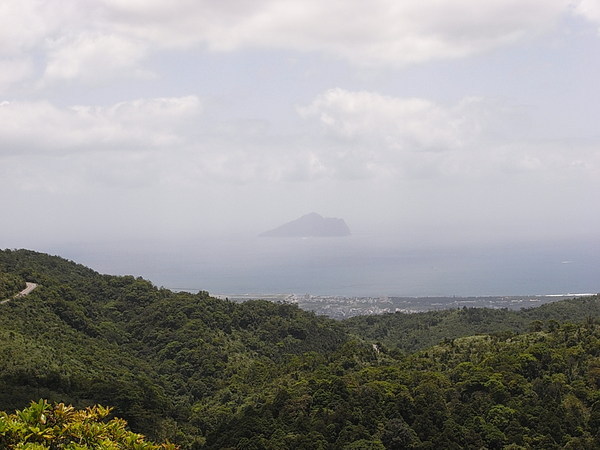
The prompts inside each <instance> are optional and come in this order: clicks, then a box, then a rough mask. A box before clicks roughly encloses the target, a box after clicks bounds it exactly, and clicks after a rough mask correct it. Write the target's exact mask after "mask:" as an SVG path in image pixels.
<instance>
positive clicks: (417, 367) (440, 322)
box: [0, 250, 600, 450]
mask: <svg viewBox="0 0 600 450" xmlns="http://www.w3.org/2000/svg"><path fill="white" fill-rule="evenodd" d="M25 281H29V282H35V283H37V284H38V287H37V288H36V289H35V290H34V291H33V292H31V294H29V295H28V296H26V297H20V298H13V299H12V300H11V301H9V302H8V303H6V304H2V305H0V357H1V360H2V364H1V365H0V410H13V409H16V408H23V407H24V406H26V405H27V404H28V403H29V402H30V401H31V400H34V399H35V400H37V399H39V398H46V399H49V400H51V401H64V402H68V403H73V404H74V405H75V406H77V407H85V406H89V405H90V404H94V403H101V404H105V405H110V406H114V407H115V415H117V416H118V417H123V418H125V419H127V420H128V422H129V424H130V427H131V429H132V430H133V431H136V432H142V433H144V434H146V435H148V436H149V437H150V438H152V439H153V440H159V441H164V440H170V441H172V442H175V443H177V444H179V445H181V447H182V448H183V449H205V448H206V449H223V448H271V449H313V448H322V449H328V450H329V449H331V450H334V449H342V448H351V449H352V448H354V449H357V448H369V449H379V450H381V449H386V448H389V449H394V448H422V449H426V448H429V449H430V448H482V447H486V448H490V449H496V448H497V449H501V448H507V447H508V448H539V449H558V448H598V447H599V446H600V434H599V433H598V430H599V429H600V426H599V425H600V408H599V407H598V401H600V398H599V397H598V386H599V385H600V360H599V358H600V354H599V353H598V349H599V348H600V345H599V344H600V325H599V320H600V297H598V296H593V297H587V298H584V299H572V300H567V301H560V302H556V303H552V304H548V305H545V306H544V307H542V308H536V309H529V310H524V311H508V310H493V311H492V310H486V309H481V308H462V309H455V310H449V311H435V312H430V313H416V314H402V313H396V314H388V315H383V316H370V317H359V318H355V319H352V320H350V321H334V320H332V319H329V318H326V317H321V316H317V315H315V314H313V313H310V312H307V311H303V310H301V309H300V308H298V307H297V306H296V305H292V304H287V303H273V302H267V301H263V300H256V301H249V302H246V303H242V304H237V303H233V302H230V301H227V300H219V299H216V298H213V297H211V296H210V295H209V294H208V293H207V292H204V291H201V292H199V293H197V294H191V293H187V292H172V291H170V290H168V289H164V288H157V287H156V286H154V285H153V284H152V283H151V282H149V281H147V280H144V279H142V278H139V277H137V278H136V277H133V276H112V275H102V274H99V273H97V272H95V271H94V270H91V269H89V268H87V267H85V266H82V265H79V264H76V263H74V262H71V261H67V260H65V259H63V258H60V257H55V256H49V255H46V254H42V253H36V252H33V251H29V250H12V251H11V250H4V251H0V285H1V286H2V287H3V289H4V295H8V296H11V295H13V294H15V293H16V292H18V290H19V289H20V288H22V286H23V284H24V283H25ZM474 333H477V335H473V334H474ZM0 420H2V417H1V416H0ZM38 425H39V427H42V425H43V424H41V423H40V424H38ZM3 433H5V431H3V428H0V447H2V445H3V443H4V442H5V441H3V439H4V438H5V436H6V435H5V434H3ZM31 436H34V435H31ZM35 436H37V435H35ZM30 439H37V438H36V437H31V438H30ZM39 439H45V438H43V437H40V438H39ZM31 442H38V441H31ZM44 442H45V441H44Z"/></svg>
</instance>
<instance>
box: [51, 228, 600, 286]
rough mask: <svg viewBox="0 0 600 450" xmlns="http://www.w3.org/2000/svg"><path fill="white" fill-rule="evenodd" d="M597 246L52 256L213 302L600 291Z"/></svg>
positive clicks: (192, 244)
mask: <svg viewBox="0 0 600 450" xmlns="http://www.w3.org/2000/svg"><path fill="white" fill-rule="evenodd" d="M599 244H600V242H599V241H593V242H591V241H589V240H587V241H563V242H536V243H503V244H501V245H500V244H498V245H491V244H490V245H464V244H463V245H456V246H453V245H443V246H435V245H425V244H419V243H409V244H407V243H393V241H392V240H389V239H385V238H382V237H373V236H349V237H343V238H305V239H303V238H260V237H254V236H233V237H232V236H229V237H220V238H214V237H212V238H206V239H185V240H181V239H177V238H173V239H163V240H155V241H131V240H128V241H124V242H103V243H95V244H92V243H77V244H76V245H75V244H73V245H61V246H56V247H54V248H53V249H49V251H50V252H51V253H52V252H54V253H56V254H59V255H61V256H64V257H66V258H68V259H72V260H74V261H76V262H79V263H82V264H84V265H87V266H89V267H91V268H93V269H95V270H97V271H99V272H101V273H108V274H114V275H125V274H129V275H134V276H142V277H144V278H146V279H149V280H150V281H152V282H153V283H154V284H155V285H157V286H163V287H166V288H169V289H175V290H189V291H197V290H206V291H208V292H210V293H211V294H225V295H226V294H276V293H296V294H303V293H309V294H314V295H343V296H382V295H389V296H453V295H457V296H485V295H532V294H539V295H542V294H543V295H547V294H569V293H573V294H574V293H589V292H592V293H595V292H598V291H600V252H599V251H598V249H600V245H599Z"/></svg>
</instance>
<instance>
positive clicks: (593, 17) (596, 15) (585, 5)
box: [575, 0, 600, 26]
mask: <svg viewBox="0 0 600 450" xmlns="http://www.w3.org/2000/svg"><path fill="white" fill-rule="evenodd" d="M575 12H576V13H577V14H579V15H581V16H583V17H585V18H586V19H587V20H589V21H591V22H595V23H596V25H598V26H600V2H599V1H598V0H580V1H579V3H578V4H577V6H576V7H575Z"/></svg>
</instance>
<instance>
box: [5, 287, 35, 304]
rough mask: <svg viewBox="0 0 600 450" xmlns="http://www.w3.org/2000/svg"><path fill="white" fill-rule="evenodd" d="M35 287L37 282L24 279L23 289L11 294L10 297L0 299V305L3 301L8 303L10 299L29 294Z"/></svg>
mask: <svg viewBox="0 0 600 450" xmlns="http://www.w3.org/2000/svg"><path fill="white" fill-rule="evenodd" d="M36 287H38V285H37V283H30V282H29V281H26V282H25V289H23V290H22V291H21V292H19V293H18V294H16V295H14V296H12V297H11V298H7V299H5V300H1V301H0V305H2V304H4V303H8V302H10V301H11V300H12V299H15V298H19V297H25V296H26V295H29V294H30V293H31V291H33V290H34V289H35V288H36Z"/></svg>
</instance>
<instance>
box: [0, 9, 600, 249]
mask: <svg viewBox="0 0 600 450" xmlns="http://www.w3.org/2000/svg"><path fill="white" fill-rule="evenodd" d="M598 80H600V1H599V0H572V1H570V0H518V1H517V0H486V1H479V0H403V1H396V0H371V1H368V2H367V1H357V0H344V1H341V0H330V1H321V0H302V1H298V0H255V1H252V2H248V1H241V0H221V1H206V0H169V1H167V0H143V1H142V0H83V1H82V0H3V1H2V2H1V3H0V206H1V207H2V221H0V247H2V248H6V247H9V248H14V247H21V246H26V247H33V248H35V247H36V246H38V247H39V246H42V247H43V246H48V245H60V244H61V243H73V242H78V241H81V242H92V241H103V240H110V239H116V240H119V239H129V238H144V239H155V238H162V237H165V236H167V237H168V236H180V237H194V236H198V235H203V236H206V235H212V234H219V233H220V234H227V233H232V234H233V233H248V234H249V235H256V234H257V233H259V232H261V231H264V230H266V229H270V228H273V227H274V226H276V225H279V224H281V223H283V222H286V221H288V220H291V219H294V218H296V217H298V216H300V215H303V214H306V213H308V212H311V211H316V212H319V213H321V214H322V215H325V216H333V217H343V218H344V219H345V220H346V221H347V222H348V224H349V225H350V227H351V228H352V230H353V231H354V232H355V233H396V234H397V235H399V236H408V237H410V239H424V240H432V241H435V240H439V241H440V242H446V241H453V242H462V241H467V240H470V241H471V240H475V241H482V242H484V241H485V242H491V241H494V242H505V241H514V242H517V241H523V240H531V239H537V240H544V239H547V240H549V239H593V238H596V237H597V235H598V233H597V230H598V229H600V208H599V207H598V204H599V203H598V198H600V195H599V194H600V130H599V128H598V124H599V119H600V88H599V84H598V83H599V82H598Z"/></svg>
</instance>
